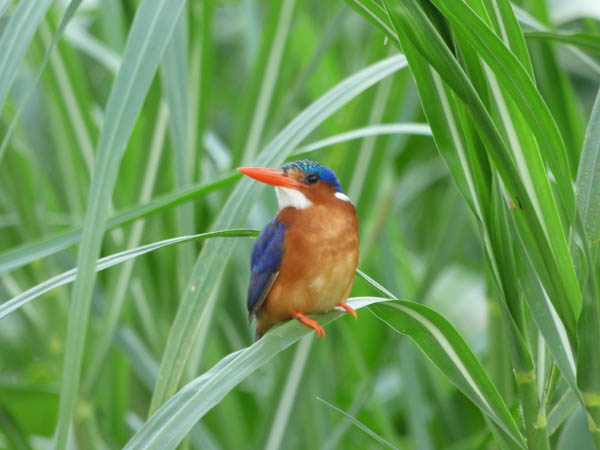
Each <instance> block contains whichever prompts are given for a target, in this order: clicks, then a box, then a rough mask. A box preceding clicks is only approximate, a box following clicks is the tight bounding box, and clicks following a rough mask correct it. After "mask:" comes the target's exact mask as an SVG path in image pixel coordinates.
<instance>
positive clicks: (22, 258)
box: [0, 173, 242, 275]
mask: <svg viewBox="0 0 600 450" xmlns="http://www.w3.org/2000/svg"><path fill="white" fill-rule="evenodd" d="M240 178H242V175H241V174H240V173H234V174H231V175H227V176H225V177H223V178H220V179H218V180H216V181H212V182H210V183H198V184H195V185H192V186H189V187H187V188H184V189H181V190H176V191H175V192H172V193H170V194H165V195H162V196H160V197H157V198H155V199H153V200H151V201H150V202H148V203H145V204H143V205H138V206H134V207H133V208H130V209H127V210H125V211H122V212H120V213H117V214H115V215H114V216H112V217H110V218H109V219H108V220H107V221H106V227H105V229H104V231H108V230H113V229H115V228H118V227H121V226H123V225H127V224H128V223H131V222H133V221H135V220H138V219H143V218H144V217H148V216H151V215H152V214H156V213H159V212H162V211H165V210H167V209H169V208H172V207H173V206H176V205H179V204H181V203H184V202H187V201H190V200H194V199H195V198H197V197H200V196H202V195H204V194H207V193H209V192H213V191H215V190H217V189H221V188H224V187H227V186H231V185H232V184H233V183H234V182H236V181H237V180H239V179H240ZM81 234H82V229H81V228H76V229H74V230H71V231H67V232H64V233H59V234H56V235H54V236H51V237H48V238H43V239H41V240H39V241H37V242H35V241H34V242H31V243H27V244H24V245H22V246H19V247H16V248H12V249H9V250H6V251H5V252H3V253H1V254H0V275H1V274H3V273H6V272H10V271H11V270H15V269H18V268H19V267H22V266H24V265H26V264H29V263H32V262H34V261H36V260H38V259H41V258H45V257H46V256H50V255H53V254H55V253H58V252H59V251H61V250H64V249H66V248H68V247H70V246H71V245H73V244H76V243H77V242H79V241H80V239H81Z"/></svg>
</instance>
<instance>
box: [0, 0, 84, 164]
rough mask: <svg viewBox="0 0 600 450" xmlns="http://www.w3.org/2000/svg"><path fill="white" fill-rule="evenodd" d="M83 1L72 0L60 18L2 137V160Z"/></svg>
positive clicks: (0, 153) (0, 151) (0, 147)
mask: <svg viewBox="0 0 600 450" xmlns="http://www.w3.org/2000/svg"><path fill="white" fill-rule="evenodd" d="M82 1H83V0H72V1H71V3H69V6H68V7H67V10H66V11H65V14H64V15H63V17H62V19H61V20H60V23H59V24H58V28H57V30H56V33H55V34H54V37H53V38H52V42H51V43H50V46H49V47H48V49H47V50H46V53H45V54H44V58H43V59H42V62H41V63H40V67H39V68H38V70H37V73H36V74H35V78H34V79H33V82H32V83H31V85H30V86H29V89H28V90H27V93H26V94H25V96H24V97H23V100H22V101H21V103H20V104H19V107H18V108H17V111H15V114H14V117H13V118H12V120H11V122H10V125H9V126H8V130H7V131H6V133H5V135H4V137H3V138H2V143H1V144H0V161H2V155H3V154H4V152H5V151H6V147H7V146H8V142H9V141H10V137H11V136H12V133H13V131H14V130H15V128H16V126H17V123H18V121H19V117H20V116H21V113H22V112H23V109H24V108H25V105H26V104H27V102H28V101H29V98H30V97H31V95H32V94H33V93H34V91H35V88H36V86H37V84H38V81H39V80H40V78H41V76H42V73H43V72H44V68H45V67H46V63H47V62H48V60H49V59H50V55H51V54H52V51H53V50H54V47H56V44H58V41H59V40H60V38H61V36H62V34H63V32H64V31H65V28H67V25H68V24H69V22H70V21H71V19H72V18H73V16H74V15H75V12H77V8H79V5H81V2H82ZM1 110H2V102H1V101H0V111H1Z"/></svg>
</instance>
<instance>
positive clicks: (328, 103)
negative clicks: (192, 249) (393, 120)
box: [150, 55, 406, 414]
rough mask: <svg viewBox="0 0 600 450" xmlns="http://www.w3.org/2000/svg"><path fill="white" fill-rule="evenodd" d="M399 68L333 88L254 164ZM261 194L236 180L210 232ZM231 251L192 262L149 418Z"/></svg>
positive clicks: (388, 63)
mask: <svg viewBox="0 0 600 450" xmlns="http://www.w3.org/2000/svg"><path fill="white" fill-rule="evenodd" d="M403 67H406V59H405V58H404V55H395V56H392V57H389V58H386V59H384V60H382V61H379V62H377V63H375V64H373V65H371V66H369V67H367V68H365V69H363V70H361V71H360V72H358V73H357V74H355V75H353V76H351V77H349V78H347V79H345V80H344V81H342V82H341V83H339V84H338V85H337V86H335V87H334V88H333V89H331V90H330V91H329V92H328V93H326V94H325V95H324V96H322V97H321V98H320V99H318V100H317V101H315V102H314V103H313V104H312V105H310V106H309V107H308V108H306V109H305V110H304V111H303V112H302V113H300V114H299V115H298V116H296V118H295V119H294V120H293V121H292V122H291V123H290V124H289V125H288V126H287V127H285V128H284V129H283V130H282V131H281V132H280V133H279V134H278V135H277V136H276V137H275V138H274V139H273V140H272V141H271V143H270V144H269V145H268V146H267V147H266V148H265V149H264V150H263V151H262V152H261V154H260V157H259V158H258V160H257V161H256V165H257V166H263V167H273V166H279V165H281V163H282V162H283V161H284V160H285V157H286V156H287V155H289V154H290V153H291V151H292V150H293V149H294V148H295V147H296V146H297V145H298V144H299V143H300V142H301V141H302V140H303V139H304V138H305V137H306V136H307V135H308V134H309V133H310V132H312V131H313V130H314V129H315V128H316V127H317V126H318V125H319V124H320V123H321V122H323V121H324V120H325V119H326V118H328V117H329V116H331V115H332V114H333V113H334V112H335V111H337V110H338V109H339V108H341V107H342V106H343V105H344V104H346V103H347V102H349V101H350V100H351V99H353V98H355V97H356V96H357V95H358V94H360V93H361V92H362V91H364V90H365V89H367V88H368V87H370V86H372V85H373V84H375V83H376V82H378V81H380V80H381V79H383V78H385V77H386V76H388V75H391V74H392V73H394V72H396V71H397V70H400V69H401V68H403ZM262 189H263V186H261V185H259V183H255V182H253V181H251V180H249V179H245V180H242V182H241V183H240V184H239V185H238V186H237V188H236V189H235V190H234V191H233V193H232V194H231V196H230V197H229V200H228V201H227V203H226V204H225V206H224V207H223V210H222V212H221V214H220V216H219V217H218V219H217V220H216V222H215V227H217V228H229V227H231V226H234V224H236V223H240V222H242V221H244V220H245V219H246V217H247V216H248V214H249V212H250V209H251V207H252V204H253V203H254V200H255V199H256V198H257V196H258V194H259V193H260V191H261V190H262ZM233 247H234V245H233V244H232V243H231V244H228V243H216V241H212V243H211V242H209V243H207V245H205V246H204V248H203V249H202V252H201V253H200V256H199V257H198V260H197V261H196V265H195V267H194V270H193V273H192V276H191V278H190V281H189V283H188V287H187V289H186V291H185V294H184V297H183V299H182V301H181V304H180V306H179V309H178V311H177V316H176V317H175V321H174V322H173V324H172V326H171V332H170V334H169V339H168V342H167V346H166V349H165V352H164V355H163V359H162V361H161V368H160V373H159V377H158V382H157V385H156V389H155V391H154V395H153V398H152V404H151V407H150V413H151V414H152V413H153V412H154V411H156V410H157V409H158V407H159V406H160V405H162V404H163V403H164V402H165V401H166V400H167V399H168V398H169V397H170V396H171V395H173V394H174V393H175V391H176V390H177V386H178V384H179V380H180V378H181V375H182V373H183V369H184V367H185V364H186V361H187V359H188V356H189V354H190V351H191V347H192V345H193V344H194V338H195V336H196V334H197V332H198V331H199V329H200V328H201V327H202V326H207V325H208V323H209V322H208V320H209V318H208V317H207V316H204V315H203V312H204V310H205V308H208V310H209V311H210V310H211V309H212V306H213V304H214V302H216V298H217V297H216V291H217V288H218V286H219V282H220V279H221V277H222V275H223V271H224V270H225V264H226V263H227V261H228V259H229V256H230V255H231V253H232V251H233Z"/></svg>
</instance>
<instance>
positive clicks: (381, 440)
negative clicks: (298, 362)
mask: <svg viewBox="0 0 600 450" xmlns="http://www.w3.org/2000/svg"><path fill="white" fill-rule="evenodd" d="M317 400H319V401H320V402H322V403H324V404H326V405H327V406H329V407H330V408H331V409H333V410H334V411H335V412H338V413H340V414H341V415H342V416H344V417H345V418H346V419H348V420H349V421H350V422H352V423H353V424H354V425H356V426H357V427H358V428H360V429H361V430H362V431H364V432H365V433H367V434H368V435H369V436H371V437H372V438H373V439H375V440H376V441H377V442H379V443H380V444H381V445H384V446H386V447H388V448H392V449H395V450H398V447H396V446H395V445H392V444H391V443H390V442H388V441H386V440H385V439H384V438H382V437H381V436H379V435H378V434H377V433H375V432H374V431H373V430H371V429H370V428H369V427H367V426H366V425H365V424H363V423H362V422H360V421H359V420H358V419H356V418H354V417H352V416H351V415H350V414H348V413H347V412H345V411H342V410H341V409H340V408H338V407H336V406H333V405H332V404H331V403H329V402H327V401H325V400H323V399H322V398H321V397H317Z"/></svg>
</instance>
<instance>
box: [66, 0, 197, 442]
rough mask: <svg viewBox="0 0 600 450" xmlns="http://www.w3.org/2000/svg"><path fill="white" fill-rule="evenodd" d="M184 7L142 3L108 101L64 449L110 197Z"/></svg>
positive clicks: (79, 286) (74, 322)
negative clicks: (132, 135)
mask: <svg viewBox="0 0 600 450" xmlns="http://www.w3.org/2000/svg"><path fill="white" fill-rule="evenodd" d="M184 5H185V0H172V1H167V0H143V1H142V2H141V3H140V6H139V7H138V9H137V12H136V14H135V18H134V20H133V24H132V26H131V29H130V32H129V36H128V38H127V44H126V46H125V51H124V55H123V63H122V65H121V67H120V69H119V73H118V74H117V77H116V79H115V82H114V85H113V88H112V90H111V93H110V97H109V99H108V103H107V107H106V112H105V115H104V117H105V120H104V123H103V125H102V129H101V131H100V137H99V141H98V149H97V152H96V161H95V163H94V173H93V177H92V182H91V186H90V191H89V194H88V202H87V205H88V207H87V210H86V214H85V221H84V227H83V234H82V237H81V246H80V247H79V255H78V259H77V267H78V275H77V278H76V280H75V283H74V285H73V289H72V299H73V301H71V304H70V309H69V322H68V328H67V341H66V351H65V360H64V364H63V376H62V385H61V395H60V405H59V417H58V424H57V428H56V448H58V449H59V450H63V449H65V448H66V446H67V437H68V433H69V428H70V423H71V419H72V418H73V412H74V409H75V403H76V400H77V394H78V390H79V380H80V375H81V362H82V355H83V347H84V344H85V336H86V329H87V326H88V320H89V314H90V306H91V300H92V291H93V288H94V282H95V278H96V271H95V270H94V268H95V263H96V259H97V257H98V254H99V253H100V246H101V244H102V237H103V235H104V229H105V226H106V211H107V209H108V204H109V200H110V197H111V195H112V192H113V189H114V186H115V182H116V179H117V173H118V170H119V166H120V163H121V158H122V156H123V153H124V151H125V147H126V145H127V142H128V140H129V136H130V135H131V132H132V130H133V126H134V124H135V121H136V118H137V116H138V113H139V111H140V109H141V107H142V104H143V102H144V99H145V97H146V94H147V92H148V89H149V88H150V84H151V82H152V79H153V77H154V73H155V72H156V68H157V66H158V63H159V60H160V58H161V57H162V54H163V52H164V50H165V47H166V45H167V42H168V40H169V37H170V35H171V34H172V32H173V29H174V28H175V25H176V23H177V20H178V18H179V15H180V13H181V11H182V10H183V7H184Z"/></svg>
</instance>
